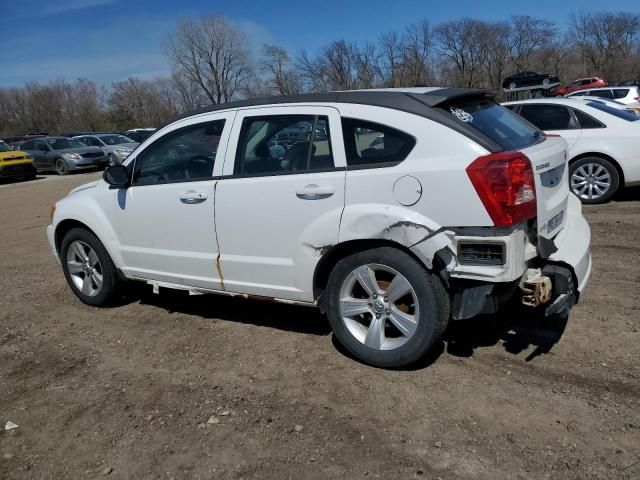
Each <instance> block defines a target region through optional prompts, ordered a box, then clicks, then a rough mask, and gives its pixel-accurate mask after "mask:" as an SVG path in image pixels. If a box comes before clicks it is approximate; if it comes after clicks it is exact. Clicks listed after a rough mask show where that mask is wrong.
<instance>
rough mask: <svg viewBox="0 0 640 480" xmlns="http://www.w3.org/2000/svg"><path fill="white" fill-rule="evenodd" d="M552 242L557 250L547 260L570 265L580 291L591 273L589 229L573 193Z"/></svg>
mask: <svg viewBox="0 0 640 480" xmlns="http://www.w3.org/2000/svg"><path fill="white" fill-rule="evenodd" d="M554 244H555V246H556V247H557V250H556V252H554V253H553V254H552V255H550V256H549V259H548V260H549V261H550V262H555V263H563V264H566V265H568V266H570V267H571V269H572V270H573V273H574V274H575V277H576V282H577V285H576V288H577V290H578V292H582V291H583V290H584V288H585V287H586V285H587V282H588V281H589V276H590V274H591V229H590V228H589V224H588V223H587V220H586V219H585V218H584V216H583V215H582V204H581V203H580V200H578V198H577V197H576V196H575V195H573V194H570V195H569V201H568V203H567V219H566V223H565V226H564V228H563V229H562V231H561V232H560V233H559V234H558V235H557V236H556V238H555V239H554Z"/></svg>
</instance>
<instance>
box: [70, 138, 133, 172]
mask: <svg viewBox="0 0 640 480" xmlns="http://www.w3.org/2000/svg"><path fill="white" fill-rule="evenodd" d="M73 138H74V139H76V140H80V141H81V142H82V143H84V144H85V145H87V146H88V147H99V148H101V149H102V150H103V151H104V152H105V153H106V154H107V155H108V156H109V164H110V165H120V164H121V163H122V162H123V161H124V159H125V158H127V157H128V156H129V154H130V153H131V152H133V151H134V150H135V148H136V147H137V146H138V145H140V144H139V143H138V142H135V141H133V140H131V139H130V138H129V137H125V136H124V135H120V134H119V133H96V134H94V135H78V136H77V137H73Z"/></svg>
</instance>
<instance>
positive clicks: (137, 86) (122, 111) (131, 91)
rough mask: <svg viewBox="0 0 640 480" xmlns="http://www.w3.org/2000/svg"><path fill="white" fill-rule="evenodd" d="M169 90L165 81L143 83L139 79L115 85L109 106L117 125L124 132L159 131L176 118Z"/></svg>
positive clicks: (131, 79)
mask: <svg viewBox="0 0 640 480" xmlns="http://www.w3.org/2000/svg"><path fill="white" fill-rule="evenodd" d="M165 86H166V84H164V81H157V80H156V81H142V80H140V79H138V78H129V79H128V80H125V81H123V82H116V83H114V84H113V85H112V86H111V88H112V93H111V96H110V97H109V102H108V103H109V109H110V116H111V119H112V122H113V124H114V125H116V126H117V127H118V128H120V129H125V128H133V127H150V126H151V127H153V126H155V127H157V126H159V125H160V124H162V123H164V122H165V121H166V120H167V119H168V118H170V117H171V116H173V115H175V113H176V111H175V109H174V105H173V102H172V101H171V99H169V98H167V96H166V90H165V88H164V87H165Z"/></svg>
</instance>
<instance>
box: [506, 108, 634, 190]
mask: <svg viewBox="0 0 640 480" xmlns="http://www.w3.org/2000/svg"><path fill="white" fill-rule="evenodd" d="M503 105H504V106H506V107H508V108H510V109H511V110H513V111H514V112H515V113H518V114H519V115H521V116H522V117H524V118H525V119H526V120H528V121H529V122H530V123H532V124H534V125H535V126H536V127H538V128H540V129H541V130H544V132H545V133H547V134H552V135H560V136H561V137H563V138H564V139H565V140H566V141H567V144H568V148H569V150H568V156H569V173H570V182H571V191H573V193H575V194H576V195H577V196H578V197H579V198H580V200H581V201H582V202H583V203H604V202H607V201H608V200H610V199H611V197H612V196H613V195H614V194H615V193H616V191H617V190H618V189H619V188H622V187H623V186H627V187H628V186H632V185H640V117H638V116H637V115H635V114H633V113H628V112H626V111H624V110H619V109H617V108H613V107H611V106H609V105H606V104H603V103H602V102H597V101H592V102H590V101H583V100H578V99H571V98H540V99H533V100H522V101H517V102H507V103H504V104H503Z"/></svg>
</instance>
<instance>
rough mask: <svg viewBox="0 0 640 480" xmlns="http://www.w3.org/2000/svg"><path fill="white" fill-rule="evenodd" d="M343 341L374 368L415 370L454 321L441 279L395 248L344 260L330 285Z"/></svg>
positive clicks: (332, 313) (333, 320)
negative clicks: (451, 320)
mask: <svg viewBox="0 0 640 480" xmlns="http://www.w3.org/2000/svg"><path fill="white" fill-rule="evenodd" d="M327 300H328V309H327V311H328V317H329V322H330V324H331V327H332V329H333V332H334V335H335V336H336V338H337V340H338V341H339V342H340V343H341V344H342V345H343V346H344V347H345V348H346V349H347V350H348V351H349V353H351V354H352V355H354V356H355V357H357V358H358V359H360V360H362V361H363V362H366V363H369V364H371V365H376V366H380V367H388V368H398V367H405V366H408V365H411V364H412V363H414V362H416V361H417V360H419V359H420V358H422V357H423V356H424V354H425V353H426V352H427V351H428V350H429V348H431V346H432V345H433V344H434V343H435V342H437V341H438V340H439V339H440V338H441V336H442V333H443V332H444V329H445V328H446V325H447V321H448V319H449V298H448V296H447V293H446V291H445V289H444V287H443V286H442V283H441V282H440V279H439V278H437V277H436V276H435V275H433V274H431V273H430V272H428V271H427V270H426V269H425V268H424V266H422V265H421V264H420V263H419V262H418V261H417V260H415V259H414V258H413V257H411V256H410V255H408V254H407V253H405V252H402V251H400V250H398V249H395V248H390V247H382V248H375V249H371V250H365V251H363V252H359V253H356V254H353V255H350V256H348V257H346V258H344V259H342V260H341V261H339V262H338V263H337V264H336V266H335V267H334V269H333V271H332V272H331V275H330V276H329V282H328V286H327Z"/></svg>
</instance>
